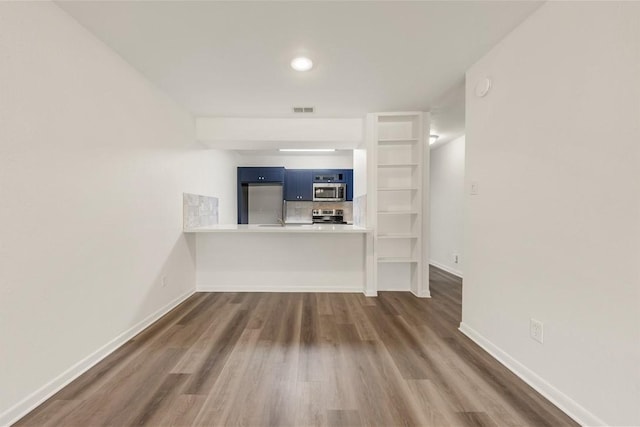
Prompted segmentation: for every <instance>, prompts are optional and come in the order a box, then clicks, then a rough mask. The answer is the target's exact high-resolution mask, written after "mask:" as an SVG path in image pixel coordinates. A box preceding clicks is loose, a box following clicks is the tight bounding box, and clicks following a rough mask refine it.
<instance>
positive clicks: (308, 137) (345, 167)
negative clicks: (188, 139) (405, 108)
mask: <svg viewBox="0 0 640 427" xmlns="http://www.w3.org/2000/svg"><path fill="white" fill-rule="evenodd" d="M428 123H429V117H428V114H424V113H420V112H409V113H372V114H369V115H367V117H365V118H358V119H355V118H354V119H302V118H300V119H245V118H200V119H198V121H197V126H196V128H197V131H198V137H199V140H201V141H202V142H203V143H204V144H205V145H207V146H209V147H210V148H216V149H224V150H225V152H233V153H235V154H234V156H235V157H233V159H234V162H235V167H234V168H233V169H231V168H228V169H227V170H226V172H225V177H226V179H227V182H226V183H225V187H226V188H231V189H233V190H232V191H227V192H226V193H224V194H226V197H221V198H217V197H207V196H198V195H186V194H185V198H184V200H183V213H184V227H183V230H184V232H185V233H186V235H187V237H188V238H189V239H190V241H191V242H192V247H193V252H194V259H195V267H196V268H195V270H196V289H197V290H198V291H209V292H224V291H229V292H362V293H364V294H365V295H367V296H376V295H377V292H378V291H385V290H394V291H409V292H412V293H413V294H414V295H416V296H419V297H428V296H429V290H428V275H426V274H423V272H424V269H425V268H426V265H427V264H426V263H424V262H423V259H427V257H428V240H427V239H423V228H424V226H423V224H425V221H428V217H427V216H423V214H422V213H423V212H426V211H427V210H428V208H427V206H428V199H427V198H423V194H424V193H423V191H422V189H423V188H426V185H427V182H426V175H425V174H423V172H422V165H423V164H428V160H427V159H428V149H424V146H425V145H426V144H428V141H427V139H426V138H425V134H427V133H428ZM256 147H259V148H256ZM231 208H233V209H231ZM231 210H233V217H231V216H230V215H229V214H230V212H231ZM220 218H224V219H223V220H220ZM231 218H233V219H231Z"/></svg>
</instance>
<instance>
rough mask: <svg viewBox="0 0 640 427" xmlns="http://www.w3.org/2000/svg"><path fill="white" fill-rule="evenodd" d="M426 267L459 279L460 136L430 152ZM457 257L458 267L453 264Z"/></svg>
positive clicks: (460, 254) (461, 233)
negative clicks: (454, 275)
mask: <svg viewBox="0 0 640 427" xmlns="http://www.w3.org/2000/svg"><path fill="white" fill-rule="evenodd" d="M429 162H430V166H429V174H430V178H431V181H430V182H431V188H430V191H431V215H430V220H431V226H430V239H431V242H430V243H431V253H430V255H431V259H430V263H431V264H433V265H435V266H436V267H440V268H442V269H443V270H446V271H448V272H450V273H453V274H456V275H458V276H460V277H462V272H463V270H462V263H463V257H462V245H463V232H462V229H463V223H464V217H463V204H464V136H462V137H459V138H457V139H455V140H453V141H451V142H448V143H446V144H444V145H442V146H440V147H438V148H435V149H432V150H431V158H430V161H429ZM454 254H457V255H458V263H455V262H454Z"/></svg>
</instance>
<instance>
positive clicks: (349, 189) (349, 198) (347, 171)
mask: <svg viewBox="0 0 640 427" xmlns="http://www.w3.org/2000/svg"><path fill="white" fill-rule="evenodd" d="M344 171H345V176H346V179H345V182H346V183H347V202H351V201H353V169H345V170H344Z"/></svg>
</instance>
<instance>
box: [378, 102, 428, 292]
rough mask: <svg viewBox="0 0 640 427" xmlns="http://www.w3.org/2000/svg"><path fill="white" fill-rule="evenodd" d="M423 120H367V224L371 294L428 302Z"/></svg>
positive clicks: (418, 116)
mask: <svg viewBox="0 0 640 427" xmlns="http://www.w3.org/2000/svg"><path fill="white" fill-rule="evenodd" d="M428 119H429V116H428V114H427V113H423V112H402V113H372V114H369V115H368V116H367V157H368V161H367V165H368V166H367V167H368V170H367V175H368V196H367V197H368V199H367V200H368V206H367V212H368V214H367V215H368V218H367V222H368V224H371V225H372V226H373V227H372V228H373V229H374V253H375V260H376V268H375V272H374V281H375V289H376V290H381V291H384V290H405V291H411V292H413V293H414V294H415V295H417V296H420V297H427V296H429V283H428V280H429V276H428V258H425V255H426V253H427V252H428V246H427V245H426V241H427V239H426V236H425V230H426V231H428V227H427V226H426V225H425V221H426V219H427V217H426V215H425V212H428V209H426V206H428V205H427V204H426V200H427V194H425V193H428V191H427V190H428V187H427V184H428V180H427V179H428V177H427V176H425V174H427V171H428V145H427V144H428V142H427V141H428V134H429V132H428V129H429V123H428Z"/></svg>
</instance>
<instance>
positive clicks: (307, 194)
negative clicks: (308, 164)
mask: <svg viewBox="0 0 640 427" xmlns="http://www.w3.org/2000/svg"><path fill="white" fill-rule="evenodd" d="M284 198H285V200H287V201H292V202H295V201H298V202H300V201H311V200H313V170H312V169H287V170H286V172H285V180H284Z"/></svg>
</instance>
